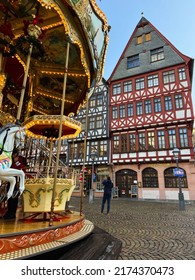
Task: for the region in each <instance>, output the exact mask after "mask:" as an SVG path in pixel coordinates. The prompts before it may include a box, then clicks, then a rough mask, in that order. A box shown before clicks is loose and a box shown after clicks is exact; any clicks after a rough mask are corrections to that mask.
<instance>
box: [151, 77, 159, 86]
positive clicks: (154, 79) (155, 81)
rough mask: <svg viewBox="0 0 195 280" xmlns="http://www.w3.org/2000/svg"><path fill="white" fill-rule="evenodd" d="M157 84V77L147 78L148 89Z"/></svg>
mask: <svg viewBox="0 0 195 280" xmlns="http://www.w3.org/2000/svg"><path fill="white" fill-rule="evenodd" d="M158 84H159V83H158V75H152V76H148V87H155V86H158Z"/></svg>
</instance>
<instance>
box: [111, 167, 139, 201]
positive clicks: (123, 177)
mask: <svg viewBox="0 0 195 280" xmlns="http://www.w3.org/2000/svg"><path fill="white" fill-rule="evenodd" d="M134 181H137V172H136V171H134V170H131V169H123V170H120V171H118V172H116V186H117V187H118V191H119V197H130V194H131V186H132V185H134V184H135V183H134Z"/></svg>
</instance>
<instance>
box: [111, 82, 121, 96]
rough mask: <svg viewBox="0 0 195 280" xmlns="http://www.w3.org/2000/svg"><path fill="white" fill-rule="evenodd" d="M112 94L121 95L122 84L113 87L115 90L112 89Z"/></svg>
mask: <svg viewBox="0 0 195 280" xmlns="http://www.w3.org/2000/svg"><path fill="white" fill-rule="evenodd" d="M112 89H113V90H112V94H113V95H116V94H121V84H116V85H113V88H112Z"/></svg>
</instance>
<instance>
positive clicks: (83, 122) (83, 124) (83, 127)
mask: <svg viewBox="0 0 195 280" xmlns="http://www.w3.org/2000/svg"><path fill="white" fill-rule="evenodd" d="M80 122H81V129H82V130H85V119H81V120H80Z"/></svg>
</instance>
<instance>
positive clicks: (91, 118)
mask: <svg viewBox="0 0 195 280" xmlns="http://www.w3.org/2000/svg"><path fill="white" fill-rule="evenodd" d="M94 128H95V117H90V118H89V129H94Z"/></svg>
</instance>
